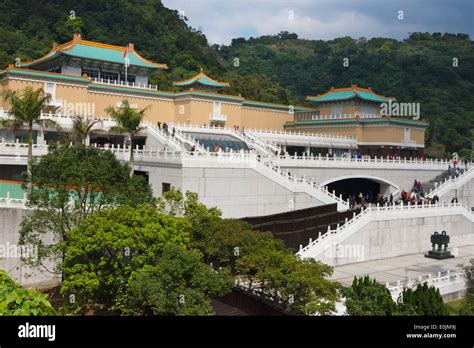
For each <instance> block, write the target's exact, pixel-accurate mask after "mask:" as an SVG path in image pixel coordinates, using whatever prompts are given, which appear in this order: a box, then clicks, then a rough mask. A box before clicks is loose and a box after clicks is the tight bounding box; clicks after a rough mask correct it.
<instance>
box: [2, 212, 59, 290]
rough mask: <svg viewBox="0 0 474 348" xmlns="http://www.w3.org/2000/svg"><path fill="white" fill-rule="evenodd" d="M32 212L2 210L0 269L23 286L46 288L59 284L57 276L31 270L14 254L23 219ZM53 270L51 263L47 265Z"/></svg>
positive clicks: (46, 264)
mask: <svg viewBox="0 0 474 348" xmlns="http://www.w3.org/2000/svg"><path fill="white" fill-rule="evenodd" d="M30 213H31V210H26V209H22V208H0V246H1V250H2V255H0V268H1V269H3V270H5V271H6V272H7V273H8V275H9V276H10V277H12V278H13V279H15V280H16V281H17V282H19V283H20V284H22V285H25V286H29V287H36V288H45V287H50V286H53V285H57V284H59V278H58V276H57V275H55V274H52V273H49V272H47V271H45V270H39V269H31V268H29V267H26V266H25V265H23V264H22V262H21V259H20V257H18V255H15V254H14V252H15V251H17V250H18V249H17V248H16V247H17V246H18V241H19V237H20V235H19V233H18V231H19V228H20V224H21V221H22V219H23V217H24V216H25V215H26V214H30ZM45 266H46V267H47V268H48V269H52V268H53V265H52V264H51V263H49V262H48V263H45Z"/></svg>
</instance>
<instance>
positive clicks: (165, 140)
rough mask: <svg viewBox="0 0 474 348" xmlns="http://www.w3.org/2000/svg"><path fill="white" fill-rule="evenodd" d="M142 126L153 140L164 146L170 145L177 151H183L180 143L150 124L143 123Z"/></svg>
mask: <svg viewBox="0 0 474 348" xmlns="http://www.w3.org/2000/svg"><path fill="white" fill-rule="evenodd" d="M144 124H145V126H146V127H147V130H148V134H151V135H153V136H154V137H155V138H157V139H160V140H161V141H162V142H163V143H164V144H165V145H167V144H171V145H172V146H173V147H174V148H175V149H178V150H180V151H181V150H182V149H183V147H184V145H183V144H182V143H180V142H179V141H177V140H176V139H174V138H173V137H172V136H170V135H169V134H166V133H165V132H163V131H162V130H160V129H158V128H157V127H155V126H154V125H153V124H152V123H151V122H144ZM160 140H159V141H160Z"/></svg>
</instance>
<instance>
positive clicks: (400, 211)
mask: <svg viewBox="0 0 474 348" xmlns="http://www.w3.org/2000/svg"><path fill="white" fill-rule="evenodd" d="M454 214H462V215H464V216H465V217H466V218H467V219H468V220H470V221H471V222H474V213H473V212H471V210H470V209H469V208H468V207H466V206H464V205H462V204H461V203H439V204H428V205H403V204H402V205H399V206H387V207H379V206H377V207H369V208H367V209H365V210H362V211H361V212H360V213H359V214H357V215H354V217H353V218H352V219H350V220H348V221H347V222H346V223H345V224H344V225H342V226H338V227H336V228H335V229H334V230H331V229H330V227H328V231H327V232H326V233H325V234H323V235H321V233H320V234H319V236H318V238H317V239H316V240H314V241H310V243H309V244H308V245H307V246H305V247H303V246H301V247H300V250H299V251H298V253H297V255H299V256H300V257H302V258H306V257H311V258H318V257H320V256H321V255H322V254H323V253H324V252H325V251H327V250H328V248H330V247H331V246H332V245H338V244H340V243H342V242H344V241H345V240H347V239H348V238H349V237H351V236H352V235H354V234H355V233H358V232H359V231H361V229H363V227H364V226H366V225H367V224H368V223H370V222H372V221H382V220H383V221H387V220H393V219H409V218H417V217H422V218H426V217H430V216H446V215H454Z"/></svg>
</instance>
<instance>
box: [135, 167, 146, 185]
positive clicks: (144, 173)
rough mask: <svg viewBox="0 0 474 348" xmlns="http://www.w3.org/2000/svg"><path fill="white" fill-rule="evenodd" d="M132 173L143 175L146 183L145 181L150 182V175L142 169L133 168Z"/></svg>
mask: <svg viewBox="0 0 474 348" xmlns="http://www.w3.org/2000/svg"><path fill="white" fill-rule="evenodd" d="M133 174H135V175H139V176H142V177H144V178H145V181H146V183H147V184H149V183H150V182H149V178H150V176H149V174H148V172H143V171H141V170H134V171H133Z"/></svg>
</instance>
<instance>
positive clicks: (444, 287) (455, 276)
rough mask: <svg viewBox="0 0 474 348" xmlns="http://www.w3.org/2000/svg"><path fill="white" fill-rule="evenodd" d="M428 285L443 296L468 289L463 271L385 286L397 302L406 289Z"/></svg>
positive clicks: (446, 272)
mask: <svg viewBox="0 0 474 348" xmlns="http://www.w3.org/2000/svg"><path fill="white" fill-rule="evenodd" d="M423 283H426V284H427V285H428V286H434V287H435V288H437V289H439V292H440V294H441V295H445V294H452V293H456V292H458V291H462V290H464V289H466V276H465V273H464V272H463V271H462V270H454V271H451V270H447V271H445V272H438V273H437V274H434V275H432V274H431V273H430V274H428V275H427V276H424V277H421V276H420V277H418V278H414V279H407V280H406V281H403V282H401V281H398V282H397V283H395V284H390V283H386V284H385V286H386V287H387V288H388V290H390V294H391V295H392V299H393V300H394V301H396V300H397V299H398V298H399V296H400V294H401V293H402V292H403V290H405V289H412V290H415V289H416V287H417V286H418V284H423Z"/></svg>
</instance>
